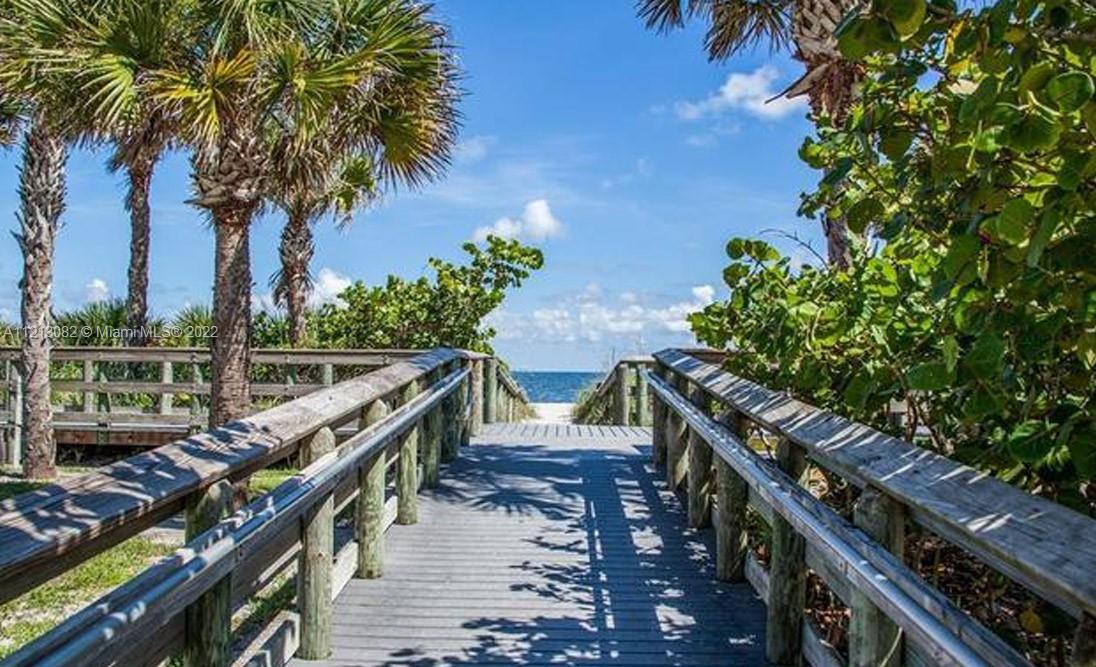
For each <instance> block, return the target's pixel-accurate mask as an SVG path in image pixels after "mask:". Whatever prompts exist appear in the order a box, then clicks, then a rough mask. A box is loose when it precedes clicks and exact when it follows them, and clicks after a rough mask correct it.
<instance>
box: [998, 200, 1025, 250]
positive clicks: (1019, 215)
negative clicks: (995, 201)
mask: <svg viewBox="0 0 1096 667" xmlns="http://www.w3.org/2000/svg"><path fill="white" fill-rule="evenodd" d="M1034 215H1035V207H1034V206H1032V205H1031V204H1030V203H1029V202H1028V201H1027V200H1026V199H1012V200H1010V201H1008V202H1006V203H1005V205H1004V206H1002V207H1001V213H1000V214H998V215H997V217H996V218H994V219H993V221H994V222H993V225H992V231H991V233H992V234H993V235H994V238H995V239H997V240H1000V241H1003V242H1005V243H1008V244H1009V245H1020V244H1021V243H1023V242H1024V241H1026V240H1027V237H1028V225H1029V224H1030V223H1031V219H1032V217H1034Z"/></svg>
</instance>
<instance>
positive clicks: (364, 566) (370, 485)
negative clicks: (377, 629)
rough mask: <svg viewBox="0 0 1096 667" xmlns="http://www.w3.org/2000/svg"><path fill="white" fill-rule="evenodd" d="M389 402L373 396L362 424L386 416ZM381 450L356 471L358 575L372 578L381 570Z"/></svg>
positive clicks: (382, 499) (382, 496)
mask: <svg viewBox="0 0 1096 667" xmlns="http://www.w3.org/2000/svg"><path fill="white" fill-rule="evenodd" d="M388 412H389V410H388V404H387V403H385V402H384V401H383V400H376V401H373V402H372V403H370V404H369V407H368V408H367V409H366V410H365V415H364V416H363V419H362V421H363V426H364V427H365V428H368V427H369V426H372V425H373V424H376V423H377V422H379V421H381V420H382V419H384V418H385V417H387V416H388ZM387 467H388V466H387V465H386V461H385V457H384V454H383V453H382V454H380V455H378V456H374V457H373V458H372V459H370V460H369V461H366V462H365V464H364V465H362V467H361V470H360V471H359V481H360V488H359V490H358V510H357V531H356V532H357V538H358V545H359V548H358V577H360V578H362V579H375V578H377V577H379V576H381V573H382V572H383V571H384V530H383V527H382V522H383V521H384V490H385V470H386V469H387Z"/></svg>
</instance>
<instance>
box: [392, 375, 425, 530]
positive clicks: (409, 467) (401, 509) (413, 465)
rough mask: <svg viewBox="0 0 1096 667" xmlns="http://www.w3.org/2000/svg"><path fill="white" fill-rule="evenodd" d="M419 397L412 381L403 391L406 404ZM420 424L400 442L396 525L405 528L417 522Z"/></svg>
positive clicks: (404, 435)
mask: <svg viewBox="0 0 1096 667" xmlns="http://www.w3.org/2000/svg"><path fill="white" fill-rule="evenodd" d="M418 395H419V381H418V380H412V381H411V382H409V383H408V384H407V386H406V387H405V388H404V390H403V401H404V402H405V403H406V402H407V401H410V400H411V399H413V398H415V397H416V396H418ZM421 433H422V422H421V421H420V422H419V423H418V424H416V425H415V426H413V427H412V428H411V429H409V430H408V431H407V432H406V433H404V434H403V437H402V438H401V440H400V460H399V466H398V468H397V474H396V503H397V504H396V523H398V524H400V525H402V526H407V525H411V524H414V523H418V521H419V502H418V489H419V437H420V435H421Z"/></svg>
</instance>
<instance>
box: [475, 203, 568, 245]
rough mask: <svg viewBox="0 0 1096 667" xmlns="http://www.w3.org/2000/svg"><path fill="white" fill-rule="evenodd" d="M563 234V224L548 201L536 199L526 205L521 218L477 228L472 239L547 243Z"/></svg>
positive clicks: (503, 219)
mask: <svg viewBox="0 0 1096 667" xmlns="http://www.w3.org/2000/svg"><path fill="white" fill-rule="evenodd" d="M561 234H563V223H562V222H560V221H559V219H558V218H556V216H554V215H553V214H552V209H551V208H549V206H548V200H546V199H534V200H533V201H531V202H529V203H528V204H526V205H525V209H524V210H523V211H522V213H521V217H519V218H517V219H514V218H499V219H498V220H496V221H495V224H493V225H485V226H483V227H477V228H476V231H475V232H473V234H472V238H473V239H474V240H475V241H477V242H479V241H484V240H486V239H487V237H488V236H500V237H502V238H504V239H521V240H523V241H545V240H547V239H550V238H555V237H557V236H559V235H561Z"/></svg>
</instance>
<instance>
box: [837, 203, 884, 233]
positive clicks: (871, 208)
mask: <svg viewBox="0 0 1096 667" xmlns="http://www.w3.org/2000/svg"><path fill="white" fill-rule="evenodd" d="M883 212H884V211H883V205H882V204H880V203H879V200H878V199H876V198H874V197H868V198H866V199H861V200H859V201H857V202H856V203H855V204H853V205H852V206H851V207H850V208H849V210H848V213H846V215H845V223H846V224H848V226H849V229H850V230H852V231H854V232H856V233H857V234H863V233H864V230H865V229H867V227H868V225H870V224H872V223H873V222H878V221H879V219H880V218H881V217H883Z"/></svg>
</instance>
